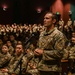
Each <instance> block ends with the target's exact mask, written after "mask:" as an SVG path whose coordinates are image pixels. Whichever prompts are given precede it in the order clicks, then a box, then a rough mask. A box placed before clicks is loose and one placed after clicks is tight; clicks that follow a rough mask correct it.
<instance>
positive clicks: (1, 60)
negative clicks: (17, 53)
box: [0, 53, 11, 68]
mask: <svg viewBox="0 0 75 75" xmlns="http://www.w3.org/2000/svg"><path fill="white" fill-rule="evenodd" d="M10 59H11V55H10V54H9V53H6V54H3V53H0V68H3V67H6V66H8V63H9V61H10Z"/></svg>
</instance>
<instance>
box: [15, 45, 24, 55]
mask: <svg viewBox="0 0 75 75" xmlns="http://www.w3.org/2000/svg"><path fill="white" fill-rule="evenodd" d="M15 51H16V55H20V54H21V53H22V52H23V45H22V44H17V45H16V49H15Z"/></svg>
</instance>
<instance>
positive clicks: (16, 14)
mask: <svg viewBox="0 0 75 75" xmlns="http://www.w3.org/2000/svg"><path fill="white" fill-rule="evenodd" d="M46 11H50V12H53V13H54V14H56V16H57V23H56V27H57V28H58V29H59V30H60V31H61V32H62V33H64V35H65V36H66V37H67V39H68V40H69V42H71V38H72V37H75V0H0V49H1V48H2V47H1V46H2V44H8V43H9V42H10V41H9V40H11V39H12V38H14V40H16V41H17V42H18V43H23V45H25V44H26V40H27V39H28V38H29V37H30V34H31V33H33V32H36V31H37V30H38V31H39V32H42V31H43V30H44V29H45V28H44V27H43V16H44V14H45V12H46ZM36 35H38V36H39V33H38V32H37V34H36ZM38 36H36V37H37V38H33V41H31V42H35V41H34V39H35V40H37V39H38ZM10 43H11V42H10ZM35 43H36V42H35ZM35 43H34V44H35ZM68 46H69V45H68ZM13 48H14V45H13ZM74 50H75V49H74ZM0 52H1V51H0ZM74 52H75V51H74ZM69 62H72V63H71V65H72V67H70V66H69V65H70V63H69ZM60 63H61V66H62V75H75V58H74V59H73V60H72V61H70V60H69V59H62V60H61V62H60Z"/></svg>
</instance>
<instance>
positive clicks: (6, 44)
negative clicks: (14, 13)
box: [0, 18, 75, 75]
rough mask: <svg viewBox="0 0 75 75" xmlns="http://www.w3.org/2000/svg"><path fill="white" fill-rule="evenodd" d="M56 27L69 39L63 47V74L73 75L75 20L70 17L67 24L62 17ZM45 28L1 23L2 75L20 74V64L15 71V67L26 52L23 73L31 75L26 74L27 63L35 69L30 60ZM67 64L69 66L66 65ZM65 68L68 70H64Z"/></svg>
mask: <svg viewBox="0 0 75 75" xmlns="http://www.w3.org/2000/svg"><path fill="white" fill-rule="evenodd" d="M56 27H57V29H58V30H60V31H61V32H62V33H63V34H64V35H65V36H66V37H67V40H68V42H67V43H66V45H65V47H64V48H63V49H64V50H63V51H64V55H63V58H62V60H61V62H60V64H61V65H62V73H61V74H62V75H73V74H75V21H74V22H72V20H71V18H69V20H68V21H67V24H66V25H65V23H64V21H63V19H62V18H61V19H60V20H59V22H58V25H56ZM45 30H46V28H45V27H44V26H43V25H42V24H23V25H22V24H16V23H14V24H12V25H10V24H6V25H2V24H0V75H19V72H20V69H19V68H20V66H19V67H18V68H17V69H16V70H15V71H14V68H15V66H16V65H17V62H18V61H19V59H21V57H22V56H23V54H24V53H25V54H24V56H23V58H22V72H24V73H22V75H30V74H25V70H26V69H27V67H26V65H30V67H32V69H33V68H34V69H35V66H33V65H32V64H30V63H28V62H29V60H30V59H31V58H32V57H33V50H34V49H35V48H36V44H37V42H38V38H39V34H41V33H42V32H43V31H45ZM33 35H34V36H33ZM30 37H31V38H30ZM29 45H30V46H29ZM28 46H29V47H28ZM27 47H28V48H27ZM65 64H67V66H64V65H65ZM35 65H36V64H35ZM65 68H66V70H64V69H65ZM23 69H24V71H23ZM34 71H35V72H36V71H37V70H36V69H35V70H34ZM36 75H37V74H36Z"/></svg>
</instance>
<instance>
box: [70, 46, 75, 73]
mask: <svg viewBox="0 0 75 75" xmlns="http://www.w3.org/2000/svg"><path fill="white" fill-rule="evenodd" d="M69 67H70V71H71V72H72V69H73V70H74V71H75V45H74V46H72V47H71V48H70V50H69ZM74 73H75V72H74Z"/></svg>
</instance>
